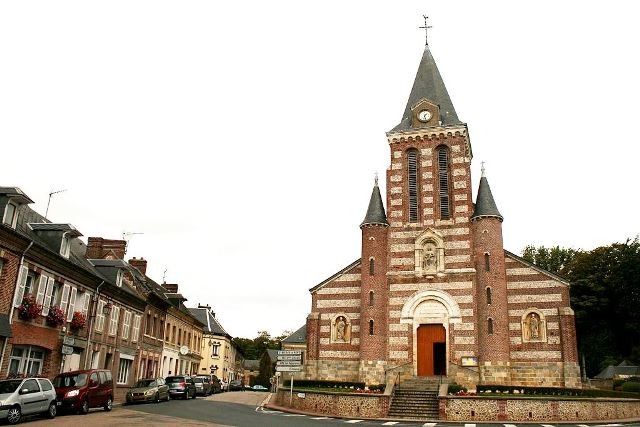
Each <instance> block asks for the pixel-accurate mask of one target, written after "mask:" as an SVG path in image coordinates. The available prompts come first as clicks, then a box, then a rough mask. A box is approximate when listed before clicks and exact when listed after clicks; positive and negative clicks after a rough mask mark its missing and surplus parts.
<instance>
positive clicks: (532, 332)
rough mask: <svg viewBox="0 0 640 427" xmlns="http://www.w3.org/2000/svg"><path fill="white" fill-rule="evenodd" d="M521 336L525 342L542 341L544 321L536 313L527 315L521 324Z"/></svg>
mask: <svg viewBox="0 0 640 427" xmlns="http://www.w3.org/2000/svg"><path fill="white" fill-rule="evenodd" d="M522 335H523V339H524V340H525V341H539V340H543V339H544V321H543V320H542V319H541V318H540V316H539V315H538V314H537V313H529V314H527V316H526V317H525V318H524V321H523V322H522Z"/></svg>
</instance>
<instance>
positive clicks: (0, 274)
mask: <svg viewBox="0 0 640 427" xmlns="http://www.w3.org/2000/svg"><path fill="white" fill-rule="evenodd" d="M2 267H4V260H2V259H0V277H2Z"/></svg>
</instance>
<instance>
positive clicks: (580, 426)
mask: <svg viewBox="0 0 640 427" xmlns="http://www.w3.org/2000/svg"><path fill="white" fill-rule="evenodd" d="M577 426H578V427H589V425H588V424H578V425H577Z"/></svg>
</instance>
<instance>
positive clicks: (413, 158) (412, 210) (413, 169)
mask: <svg viewBox="0 0 640 427" xmlns="http://www.w3.org/2000/svg"><path fill="white" fill-rule="evenodd" d="M407 164H408V172H409V173H408V175H409V179H408V183H409V222H417V221H418V150H416V149H415V148H412V149H410V150H409V151H407Z"/></svg>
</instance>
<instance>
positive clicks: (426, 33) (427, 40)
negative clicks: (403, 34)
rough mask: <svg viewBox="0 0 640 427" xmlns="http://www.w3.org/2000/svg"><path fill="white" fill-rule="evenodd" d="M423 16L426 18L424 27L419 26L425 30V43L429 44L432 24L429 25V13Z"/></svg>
mask: <svg viewBox="0 0 640 427" xmlns="http://www.w3.org/2000/svg"><path fill="white" fill-rule="evenodd" d="M422 17H423V18H424V27H418V28H420V29H422V30H424V45H425V46H429V28H431V25H427V19H429V17H428V16H427V15H422Z"/></svg>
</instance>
